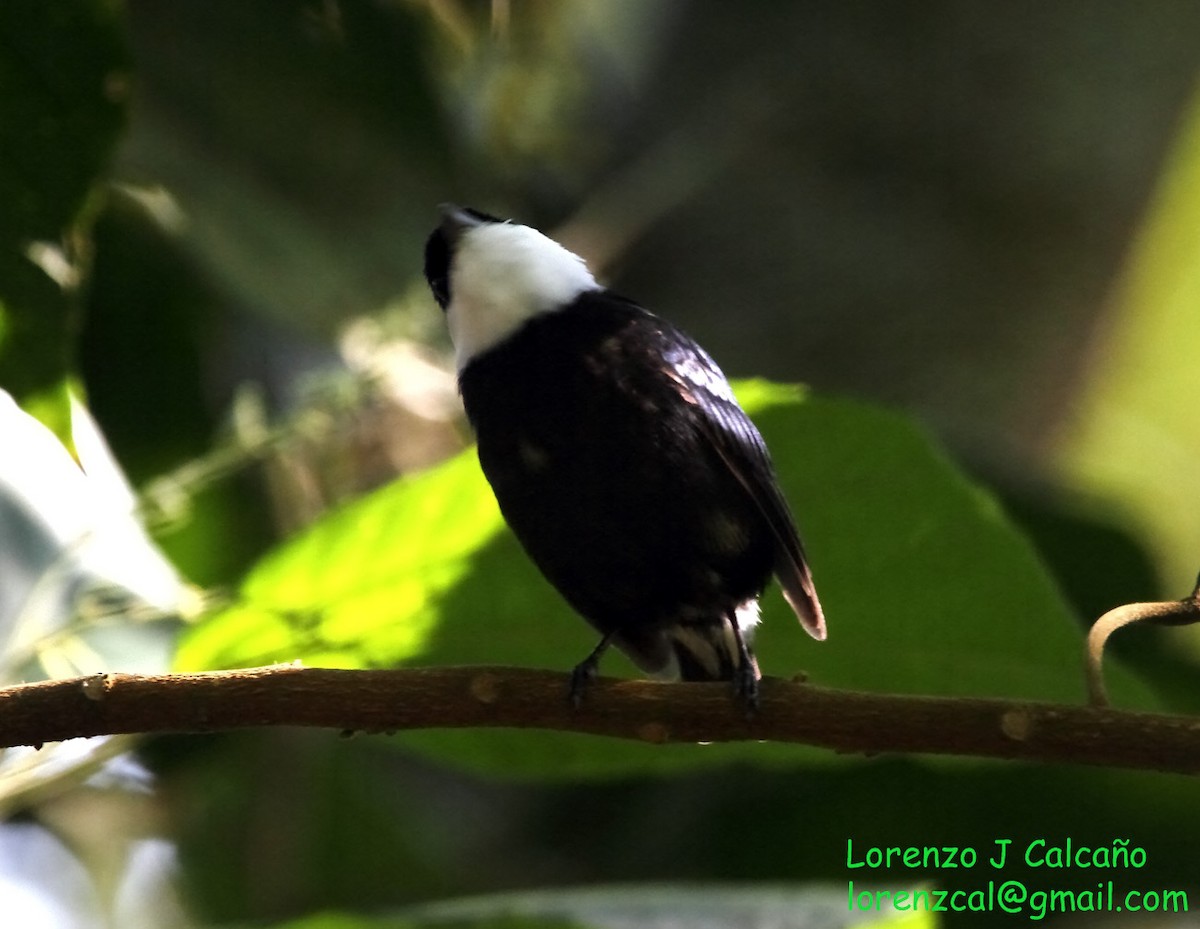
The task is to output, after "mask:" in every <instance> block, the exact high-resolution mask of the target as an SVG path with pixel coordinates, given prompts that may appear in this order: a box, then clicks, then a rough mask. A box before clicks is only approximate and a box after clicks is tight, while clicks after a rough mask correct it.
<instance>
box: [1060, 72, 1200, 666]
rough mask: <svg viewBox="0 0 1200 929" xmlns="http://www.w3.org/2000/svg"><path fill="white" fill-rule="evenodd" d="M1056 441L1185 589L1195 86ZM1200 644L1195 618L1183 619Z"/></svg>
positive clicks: (1195, 481) (1196, 555)
mask: <svg viewBox="0 0 1200 929" xmlns="http://www.w3.org/2000/svg"><path fill="white" fill-rule="evenodd" d="M1106 322H1107V325H1106V326H1105V327H1104V329H1103V330H1102V331H1101V332H1100V333H1099V334H1098V337H1097V339H1096V344H1095V346H1094V348H1093V351H1092V354H1091V361H1092V365H1091V366H1090V368H1089V369H1088V371H1087V372H1086V373H1087V383H1086V388H1087V389H1086V390H1084V391H1083V392H1082V393H1081V395H1080V400H1079V402H1078V403H1077V404H1076V415H1075V419H1074V421H1073V422H1072V423H1070V424H1069V428H1068V429H1067V430H1066V432H1065V435H1064V438H1063V441H1062V443H1061V446H1060V448H1059V450H1058V454H1059V464H1060V466H1061V468H1062V470H1063V471H1064V473H1065V475H1066V477H1067V480H1068V482H1069V483H1070V484H1072V485H1073V486H1075V487H1078V488H1080V489H1082V490H1084V491H1085V492H1087V493H1089V494H1090V495H1092V496H1094V497H1095V498H1098V499H1102V500H1105V501H1108V504H1109V508H1110V509H1115V510H1117V511H1118V512H1120V513H1122V514H1123V515H1125V516H1126V517H1127V519H1128V522H1129V523H1130V524H1131V526H1132V527H1133V528H1135V529H1136V530H1137V531H1138V532H1139V533H1140V534H1141V535H1142V536H1143V537H1144V539H1145V541H1146V543H1147V544H1148V546H1149V548H1150V549H1151V550H1152V552H1153V554H1154V556H1155V558H1156V561H1157V566H1158V568H1159V570H1160V572H1161V575H1162V577H1163V578H1164V580H1165V581H1166V583H1167V585H1168V586H1167V589H1166V590H1164V591H1163V592H1162V593H1163V595H1164V596H1170V597H1182V596H1184V595H1185V594H1186V593H1187V592H1188V591H1189V590H1190V589H1191V585H1192V582H1193V580H1194V578H1195V577H1196V571H1197V569H1198V568H1200V506H1198V505H1197V501H1198V500H1200V428H1198V426H1200V420H1198V418H1197V412H1196V411H1197V399H1198V398H1200V362H1198V360H1197V359H1200V93H1197V94H1196V95H1195V97H1194V99H1193V101H1192V105H1191V107H1190V111H1189V112H1187V113H1186V114H1185V119H1184V120H1183V121H1182V124H1181V132H1180V133H1179V136H1178V138H1177V140H1176V142H1175V146H1174V149H1173V151H1172V152H1171V153H1170V156H1169V158H1168V160H1167V164H1166V166H1165V170H1164V172H1163V174H1162V176H1161V178H1160V180H1159V187H1158V190H1157V192H1156V196H1155V197H1154V198H1153V200H1152V201H1151V203H1150V208H1149V210H1148V211H1147V213H1146V218H1145V221H1144V222H1143V224H1142V227H1141V229H1139V230H1138V233H1137V236H1136V237H1135V239H1134V241H1133V245H1132V248H1131V249H1130V254H1129V260H1128V262H1127V264H1126V266H1125V267H1124V269H1123V270H1122V274H1121V277H1120V279H1119V281H1118V284H1117V287H1116V288H1115V290H1114V293H1113V294H1112V299H1111V301H1110V307H1109V316H1108V319H1107V320H1106ZM1176 634H1177V635H1179V636H1180V637H1181V638H1182V639H1184V640H1185V641H1186V640H1190V641H1191V643H1192V645H1193V653H1194V654H1197V653H1200V644H1198V643H1200V633H1197V630H1196V628H1195V627H1193V628H1191V629H1186V630H1179V631H1178V632H1177V633H1176Z"/></svg>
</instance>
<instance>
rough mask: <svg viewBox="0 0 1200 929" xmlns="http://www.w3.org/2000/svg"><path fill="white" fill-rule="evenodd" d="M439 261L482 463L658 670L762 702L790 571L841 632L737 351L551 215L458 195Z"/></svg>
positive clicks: (533, 548) (538, 536)
mask: <svg viewBox="0 0 1200 929" xmlns="http://www.w3.org/2000/svg"><path fill="white" fill-rule="evenodd" d="M442 214H443V220H442V223H441V225H440V226H438V228H437V229H435V230H434V232H433V234H432V235H431V236H430V237H429V241H428V243H427V244H426V247H425V276H426V278H427V279H428V281H429V286H430V289H431V290H432V291H433V296H434V298H435V299H436V300H437V302H438V304H439V305H440V306H441V308H442V309H443V310H445V312H446V318H447V322H448V325H449V328H450V336H451V339H452V341H453V343H454V349H455V357H456V361H457V367H458V383H459V389H460V391H461V393H462V399H463V405H464V406H465V408H466V412H467V417H468V419H469V420H470V422H471V425H472V426H473V428H474V430H475V435H476V437H477V440H478V443H479V461H480V464H481V465H482V466H483V473H484V474H485V475H486V476H487V479H488V481H489V482H490V483H491V485H492V490H493V491H494V492H495V494H496V499H497V501H498V502H499V504H500V510H501V512H502V513H503V514H504V518H505V519H506V520H507V522H508V524H509V526H510V527H511V528H512V531H513V532H514V533H515V534H516V536H517V539H518V540H519V541H520V542H521V545H522V546H523V547H524V548H525V551H526V552H527V553H528V554H529V557H530V558H532V559H533V561H534V563H535V564H536V565H537V566H538V568H540V569H541V571H542V573H543V574H544V575H545V576H546V578H547V579H548V580H549V581H550V583H551V584H553V585H554V587H555V588H557V590H558V592H559V593H560V594H562V596H563V597H564V598H565V599H566V601H567V602H568V603H569V604H570V605H571V606H572V607H573V608H574V609H575V610H577V611H578V612H579V613H580V614H581V615H582V616H583V617H584V618H585V619H586V620H587V621H588V622H589V623H591V625H592V626H594V627H595V628H596V630H597V631H599V632H600V634H601V635H602V636H603V638H601V640H600V643H599V645H597V646H596V648H595V649H594V650H593V651H592V652H591V654H589V655H588V656H587V658H585V659H584V660H583V661H582V662H581V663H580V664H579V665H578V666H577V667H576V668H575V670H574V673H573V675H572V686H571V697H572V699H573V700H575V701H576V702H578V701H579V699H580V697H581V696H582V694H583V692H584V690H585V688H586V685H587V682H588V681H589V680H590V679H591V678H592V677H594V676H595V674H596V668H597V664H598V661H599V659H600V656H601V655H602V654H603V652H604V650H605V649H606V648H607V647H608V646H609V645H615V646H616V647H617V648H619V649H620V650H621V651H623V652H624V653H625V654H626V655H628V656H629V657H630V658H631V659H632V660H633V661H634V663H635V664H637V666H638V667H639V668H641V669H642V670H644V671H646V672H647V673H650V674H653V675H655V676H659V677H665V678H674V679H682V680H685V681H713V680H730V681H733V682H734V686H735V688H736V690H737V692H738V693H739V694H740V696H741V697H742V699H743V700H744V701H745V703H746V705H747V706H748V707H750V708H753V707H754V706H755V705H756V703H757V699H758V680H759V671H758V663H757V661H756V660H755V658H754V653H753V652H752V651H751V650H750V636H751V633H752V632H753V629H754V626H755V625H756V624H757V622H758V597H759V595H760V594H761V593H762V591H763V589H764V587H765V586H766V584H767V582H768V581H769V580H770V577H771V575H772V574H774V575H775V576H776V577H777V578H778V579H779V582H780V585H781V587H782V588H783V595H784V597H785V598H786V599H787V602H788V603H789V604H791V607H792V609H793V610H794V611H795V613H796V616H797V617H798V618H799V620H800V623H801V624H802V625H803V626H804V628H805V629H806V630H807V631H808V632H809V634H810V635H812V636H813V638H815V639H824V638H825V618H824V616H823V614H822V612H821V604H820V602H819V601H818V600H817V593H816V590H815V588H814V587H813V580H812V574H811V572H810V571H809V568H808V564H807V562H806V561H805V556H804V548H803V546H802V545H801V542H800V537H799V534H798V533H797V531H796V526H795V523H794V522H793V520H792V516H791V513H790V511H789V509H788V505H787V502H786V501H785V500H784V498H783V494H782V493H781V492H780V489H779V484H778V481H777V480H776V477H775V471H774V468H773V466H772V464H771V460H770V457H769V455H768V453H767V447H766V445H765V444H764V442H763V439H762V436H761V435H760V434H759V432H758V430H757V429H756V428H755V426H754V424H753V423H752V422H751V421H750V419H749V418H748V417H747V416H746V414H745V412H744V411H743V410H742V408H741V407H740V406H739V405H738V402H737V400H736V399H735V398H734V396H733V392H732V391H731V390H730V387H729V383H728V382H727V381H726V380H725V376H724V375H723V374H722V373H721V370H720V368H718V367H717V365H716V364H715V363H714V362H713V360H712V359H711V358H710V357H709V356H708V354H707V353H706V352H705V351H704V349H702V348H701V347H700V346H699V345H697V344H696V342H694V341H693V340H692V339H691V338H690V337H688V336H687V335H685V334H684V333H683V332H681V331H680V330H679V329H677V328H675V327H674V326H673V325H671V324H670V323H669V322H667V321H665V320H663V319H660V318H659V317H657V316H655V315H653V314H652V313H650V312H648V311H646V310H644V309H642V307H640V306H638V305H637V304H636V303H633V302H631V301H629V300H627V299H625V298H624V297H620V296H618V295H617V294H614V293H612V292H611V291H609V290H607V289H605V288H604V287H602V286H601V285H600V284H598V283H597V282H596V280H595V278H594V277H593V276H592V274H591V272H589V271H588V268H587V265H586V264H585V263H584V261H583V260H582V259H581V258H579V257H578V256H577V255H574V254H572V253H571V252H569V251H568V250H567V249H565V248H563V247H562V246H561V245H559V244H558V243H557V242H555V241H553V240H552V239H549V238H547V237H546V236H545V235H543V234H542V233H540V232H538V231H537V230H536V229H532V228H530V227H529V226H522V225H519V224H517V223H513V222H505V221H502V220H499V219H497V218H495V217H493V216H489V215H487V214H486V213H481V212H479V211H477V210H472V209H467V208H461V207H456V206H451V205H444V206H443V207H442Z"/></svg>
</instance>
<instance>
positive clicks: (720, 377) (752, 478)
mask: <svg viewBox="0 0 1200 929" xmlns="http://www.w3.org/2000/svg"><path fill="white" fill-rule="evenodd" d="M667 328H668V327H666V325H665V324H664V329H667ZM668 331H669V334H668V333H664V335H665V336H666V338H665V340H664V341H665V344H664V347H663V358H664V360H665V361H666V363H667V368H668V370H667V374H668V376H669V377H670V379H671V380H672V381H673V382H674V384H675V386H676V389H677V390H678V391H679V393H680V396H682V398H683V399H684V401H685V402H687V403H690V404H692V405H693V406H694V407H695V408H696V409H697V410H698V411H699V412H700V414H701V416H700V422H701V424H702V428H703V431H704V433H705V435H706V437H707V438H708V439H709V441H711V442H712V445H713V448H714V449H715V450H716V452H717V454H718V455H720V457H721V460H722V461H724V462H725V464H726V465H727V466H728V468H729V470H730V472H732V474H733V475H734V477H736V478H737V479H738V481H739V482H740V483H741V485H742V486H743V487H745V488H746V492H747V493H749V494H750V497H751V498H752V499H753V500H754V502H755V504H756V505H757V506H758V508H759V510H760V511H761V512H762V514H763V516H764V517H765V518H766V520H767V524H768V525H769V526H770V527H771V531H772V532H773V533H774V535H775V542H776V545H775V553H776V554H775V574H776V576H777V577H778V578H779V584H780V587H782V588H783V596H784V598H785V599H786V600H787V602H788V603H789V604H790V605H791V607H792V610H793V611H794V612H795V614H796V617H797V618H798V619H799V620H800V624H801V625H802V626H803V627H804V628H805V630H806V631H807V632H808V634H809V635H811V636H812V637H813V638H814V639H824V638H825V615H824V613H823V612H822V610H821V602H820V601H819V600H818V599H817V591H816V588H815V587H814V585H813V579H812V572H811V571H810V570H809V567H808V562H807V560H806V559H805V557H804V545H803V544H802V543H801V541H800V535H799V533H798V532H797V530H796V524H795V522H794V521H793V520H792V514H791V510H790V509H789V508H788V505H787V501H786V500H784V498H783V494H782V492H781V491H780V489H779V483H778V480H777V479H776V477H775V467H774V465H772V464H771V457H770V454H769V453H768V451H767V446H766V443H765V442H764V441H763V437H762V435H761V434H760V433H759V431H758V429H757V428H756V427H755V425H754V423H752V422H751V421H750V418H749V417H748V416H747V415H746V412H745V411H744V410H743V409H742V408H741V406H740V405H739V404H738V402H737V399H736V398H735V397H734V395H733V390H732V388H731V387H730V386H729V382H728V381H727V380H726V379H725V375H724V374H722V373H721V369H720V368H719V367H717V364H716V362H714V361H713V360H712V358H710V357H709V355H708V353H707V352H705V351H704V349H703V348H701V347H700V346H699V345H698V344H696V342H694V341H693V340H692V339H691V338H690V337H688V336H687V335H685V334H683V333H682V332H679V331H678V330H668Z"/></svg>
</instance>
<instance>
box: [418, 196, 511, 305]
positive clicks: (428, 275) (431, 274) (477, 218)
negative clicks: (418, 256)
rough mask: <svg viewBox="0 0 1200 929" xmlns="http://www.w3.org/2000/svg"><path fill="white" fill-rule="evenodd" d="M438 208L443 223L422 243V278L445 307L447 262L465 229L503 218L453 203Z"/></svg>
mask: <svg viewBox="0 0 1200 929" xmlns="http://www.w3.org/2000/svg"><path fill="white" fill-rule="evenodd" d="M438 209H439V210H441V212H442V224H441V225H440V226H438V227H437V228H436V229H434V230H433V233H432V234H431V235H430V236H429V240H428V241H427V242H426V243H425V280H427V281H428V282H429V289H430V290H431V291H433V299H434V300H436V301H437V304H438V306H440V307H441V308H442V309H443V310H444V309H446V307H447V306H449V305H450V262H451V261H452V260H453V258H454V248H455V246H456V245H457V244H458V240H459V238H461V237H462V234H463V233H464V232H466V231H467V230H468V229H474V228H475V227H477V226H482V225H485V224H487V223H499V222H503V220H502V219H498V218H497V217H495V216H492V215H491V214H489V213H484V212H483V211H481V210H473V209H471V208H470V207H464V206H455V205H454V204H453V203H443V204H442V205H441V206H439V207H438Z"/></svg>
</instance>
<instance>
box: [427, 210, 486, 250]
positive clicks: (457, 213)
mask: <svg viewBox="0 0 1200 929" xmlns="http://www.w3.org/2000/svg"><path fill="white" fill-rule="evenodd" d="M438 211H439V212H440V213H441V214H442V232H443V233H444V234H445V236H446V238H447V239H449V241H450V242H451V244H453V243H455V242H457V241H458V240H459V239H460V238H462V235H463V233H464V232H468V231H470V230H471V229H475V228H477V227H478V226H482V225H483V220H482V219H479V218H478V217H475V216H472V215H471V214H470V213H469V212H467V211H466V210H464V209H463V208H462V207H461V206H458V205H457V204H455V203H442V204H439V205H438Z"/></svg>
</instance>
